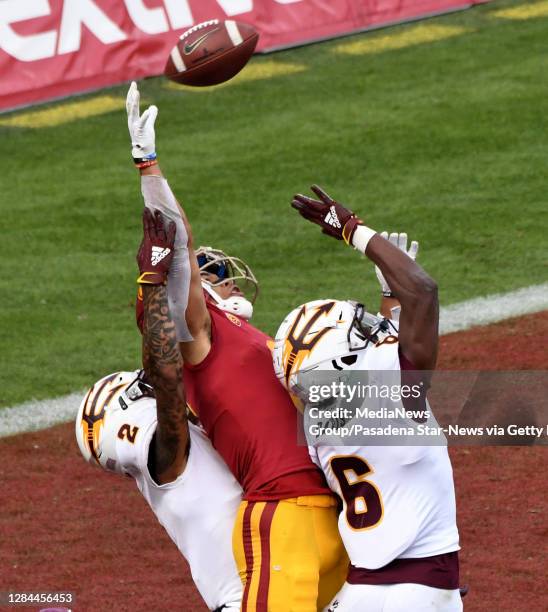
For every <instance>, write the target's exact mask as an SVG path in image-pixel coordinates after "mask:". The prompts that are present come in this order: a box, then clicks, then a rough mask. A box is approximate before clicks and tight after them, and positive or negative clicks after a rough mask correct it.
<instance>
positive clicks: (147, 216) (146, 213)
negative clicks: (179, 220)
mask: <svg viewBox="0 0 548 612" xmlns="http://www.w3.org/2000/svg"><path fill="white" fill-rule="evenodd" d="M153 223H154V220H153V219H152V212H151V211H150V209H149V208H147V207H146V206H145V209H144V210H143V232H144V233H145V234H148V233H150V228H151V226H152V224H153Z"/></svg>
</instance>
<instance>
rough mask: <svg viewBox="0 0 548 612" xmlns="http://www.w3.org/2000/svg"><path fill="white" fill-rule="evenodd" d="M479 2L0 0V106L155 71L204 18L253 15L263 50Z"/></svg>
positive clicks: (246, 19) (250, 17)
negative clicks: (182, 34)
mask: <svg viewBox="0 0 548 612" xmlns="http://www.w3.org/2000/svg"><path fill="white" fill-rule="evenodd" d="M480 1H482V0H468V1H467V0H361V1H360V0H0V74H1V75H2V76H1V79H0V110H5V109H8V108H15V107H17V106H21V105H24V104H30V103H32V102H37V101H44V100H48V99H52V98H57V97H60V96H65V95H68V94H71V93H77V92H81V91H87V90H91V89H96V88H99V87H104V86H106V85H113V84H116V83H120V82H123V81H128V80H130V79H138V78H141V77H145V76H152V75H157V74H160V73H161V72H162V71H163V67H164V64H165V61H166V58H167V56H168V54H169V51H170V50H171V48H172V47H173V45H174V44H175V42H176V40H177V38H178V37H179V35H180V34H181V33H182V32H183V31H184V30H186V29H187V28H189V27H190V26H192V25H193V24H195V23H199V22H201V21H206V20H208V19H213V18H219V19H227V18H231V19H235V20H237V21H244V22H247V23H251V24H253V25H254V26H255V27H256V28H257V30H258V31H259V33H260V35H261V37H260V40H259V46H258V51H268V50H272V49H275V48H279V47H287V46H292V45H297V44H301V43H305V42H310V41H313V40H318V39H322V38H328V37H332V36H337V35H339V34H342V33H348V32H353V31H357V30H361V29H365V28H368V27H374V26H379V25H382V24H386V23H392V22H397V21H404V20H408V19H413V18H416V17H420V16H422V15H428V14H435V13H441V12H445V11H449V10H453V9H457V8H466V7H468V6H471V5H472V4H477V3H478V2H480Z"/></svg>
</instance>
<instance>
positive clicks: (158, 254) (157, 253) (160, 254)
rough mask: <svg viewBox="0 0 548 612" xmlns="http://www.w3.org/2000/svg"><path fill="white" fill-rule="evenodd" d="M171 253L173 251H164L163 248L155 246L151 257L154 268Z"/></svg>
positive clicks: (166, 249)
mask: <svg viewBox="0 0 548 612" xmlns="http://www.w3.org/2000/svg"><path fill="white" fill-rule="evenodd" d="M170 253H171V249H168V248H165V249H163V248H162V247H156V246H153V247H152V254H151V256H150V263H151V264H152V265H153V266H156V265H158V264H159V263H160V262H161V261H162V259H164V257H167V256H168V255H169V254H170Z"/></svg>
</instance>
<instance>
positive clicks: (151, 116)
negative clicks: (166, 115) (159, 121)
mask: <svg viewBox="0 0 548 612" xmlns="http://www.w3.org/2000/svg"><path fill="white" fill-rule="evenodd" d="M147 111H148V117H147V123H148V124H149V125H151V126H152V127H154V122H155V121H156V117H157V116H158V107H157V106H154V104H153V105H152V106H149V107H148V109H147Z"/></svg>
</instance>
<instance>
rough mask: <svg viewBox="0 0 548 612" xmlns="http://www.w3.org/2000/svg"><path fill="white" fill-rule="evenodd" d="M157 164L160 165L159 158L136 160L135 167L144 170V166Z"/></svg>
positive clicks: (148, 166)
mask: <svg viewBox="0 0 548 612" xmlns="http://www.w3.org/2000/svg"><path fill="white" fill-rule="evenodd" d="M157 165H158V160H157V159H151V160H150V161H140V162H135V167H136V168H139V170H142V169H143V168H150V166H157Z"/></svg>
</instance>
